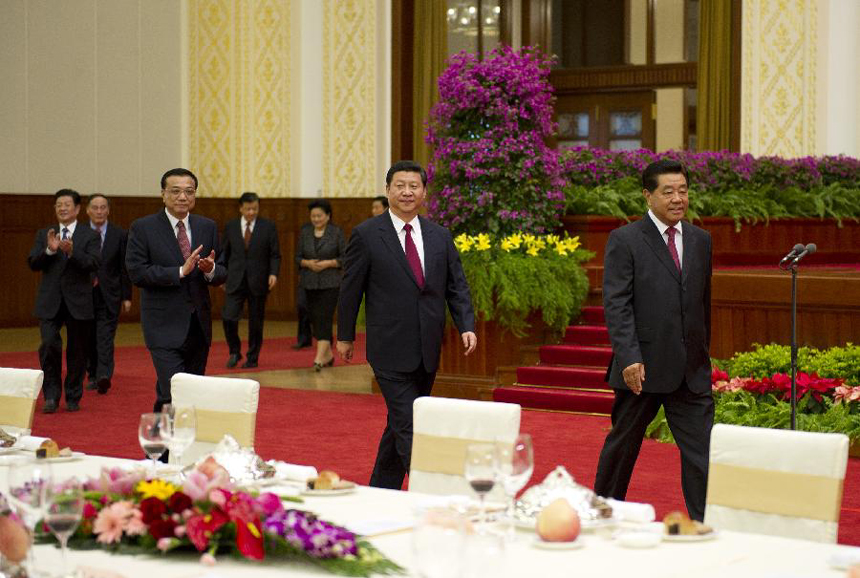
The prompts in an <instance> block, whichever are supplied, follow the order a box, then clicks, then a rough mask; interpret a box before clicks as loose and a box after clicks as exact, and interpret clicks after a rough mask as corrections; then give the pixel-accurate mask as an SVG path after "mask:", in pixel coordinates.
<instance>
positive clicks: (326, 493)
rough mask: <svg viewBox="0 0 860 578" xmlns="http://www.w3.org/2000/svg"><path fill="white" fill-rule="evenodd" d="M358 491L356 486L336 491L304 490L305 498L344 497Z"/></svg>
mask: <svg viewBox="0 0 860 578" xmlns="http://www.w3.org/2000/svg"><path fill="white" fill-rule="evenodd" d="M355 490H356V487H355V486H352V487H351V488H337V489H335V490H309V489H307V488H305V489H304V490H302V495H303V496H342V495H344V494H351V493H353V492H354V491H355Z"/></svg>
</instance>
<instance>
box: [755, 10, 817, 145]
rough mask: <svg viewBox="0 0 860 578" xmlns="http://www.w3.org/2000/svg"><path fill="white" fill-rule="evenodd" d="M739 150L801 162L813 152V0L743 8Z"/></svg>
mask: <svg viewBox="0 0 860 578" xmlns="http://www.w3.org/2000/svg"><path fill="white" fill-rule="evenodd" d="M743 10H744V12H743V47H744V48H743V64H742V68H743V73H742V76H743V79H744V81H743V90H742V94H741V99H742V110H743V115H742V130H741V150H742V151H743V152H749V153H752V154H754V155H777V156H782V157H799V156H804V155H809V154H814V151H815V66H816V27H817V20H818V11H817V7H816V1H815V0H749V1H747V2H744V3H743Z"/></svg>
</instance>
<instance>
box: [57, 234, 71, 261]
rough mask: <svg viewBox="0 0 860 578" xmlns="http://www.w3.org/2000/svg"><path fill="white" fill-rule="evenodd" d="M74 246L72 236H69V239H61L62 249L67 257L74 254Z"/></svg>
mask: <svg viewBox="0 0 860 578" xmlns="http://www.w3.org/2000/svg"><path fill="white" fill-rule="evenodd" d="M73 248H74V245H73V244H72V238H71V237H69V238H68V239H61V240H60V251H62V252H63V253H65V254H66V257H71V256H72V249H73Z"/></svg>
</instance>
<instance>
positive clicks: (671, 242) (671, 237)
mask: <svg viewBox="0 0 860 578" xmlns="http://www.w3.org/2000/svg"><path fill="white" fill-rule="evenodd" d="M677 232H678V231H677V230H676V229H675V227H669V228H668V229H666V234H667V235H668V236H669V243H668V244H667V246H668V247H669V254H670V255H672V260H673V261H674V262H675V267H677V268H678V271H680V270H681V259H679V258H678V248H677V247H676V246H675V233H677Z"/></svg>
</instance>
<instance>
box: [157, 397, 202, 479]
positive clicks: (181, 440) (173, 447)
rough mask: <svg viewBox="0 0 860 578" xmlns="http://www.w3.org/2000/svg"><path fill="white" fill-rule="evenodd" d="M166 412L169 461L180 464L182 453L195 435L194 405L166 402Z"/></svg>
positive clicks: (191, 442) (195, 418)
mask: <svg viewBox="0 0 860 578" xmlns="http://www.w3.org/2000/svg"><path fill="white" fill-rule="evenodd" d="M164 407H165V408H169V410H168V411H167V412H166V413H168V415H170V444H169V447H170V455H171V462H173V463H176V464H180V465H181V464H182V454H183V453H185V450H187V449H188V448H189V447H190V446H191V444H193V443H194V439H195V438H196V437H197V411H196V410H195V409H194V406H190V405H188V406H176V405H172V404H168V405H165V406H164Z"/></svg>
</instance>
